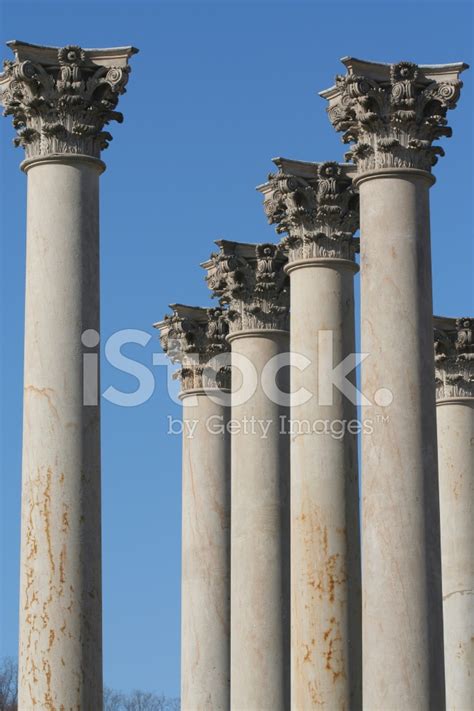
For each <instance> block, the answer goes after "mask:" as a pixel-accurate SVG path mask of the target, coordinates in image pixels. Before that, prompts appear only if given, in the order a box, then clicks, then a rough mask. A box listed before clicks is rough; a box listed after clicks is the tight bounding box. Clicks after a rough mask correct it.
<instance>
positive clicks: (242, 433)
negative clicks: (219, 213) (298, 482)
mask: <svg viewBox="0 0 474 711" xmlns="http://www.w3.org/2000/svg"><path fill="white" fill-rule="evenodd" d="M218 244H219V245H220V253H219V254H218V255H213V257H211V260H209V262H207V263H205V265H204V266H205V268H206V269H207V270H208V283H209V286H210V288H211V289H212V290H213V292H214V294H215V295H217V296H220V297H221V302H222V303H223V304H228V307H229V311H228V313H229V324H230V334H229V341H230V343H231V348H232V368H233V375H232V377H233V386H232V387H233V394H232V423H233V429H232V447H231V449H232V455H231V471H232V488H231V520H232V526H231V565H232V571H231V702H230V708H231V709H232V710H233V711H244V710H247V709H249V710H250V709H255V710H257V709H258V710H259V711H264V710H265V709H268V711H286V710H287V709H289V707H290V700H289V697H290V687H289V680H290V673H289V672H290V668H289V583H290V569H289V500H288V486H289V440H288V437H287V435H286V434H284V433H282V432H281V419H280V418H281V417H285V416H286V414H287V410H286V407H285V405H284V404H279V403H278V402H277V401H275V399H274V398H272V397H271V396H269V393H268V390H267V391H265V389H264V387H263V381H262V377H261V376H262V372H263V370H264V368H265V367H266V365H267V364H268V363H269V362H270V361H271V359H272V358H274V357H275V356H278V355H280V354H282V353H286V352H287V351H288V347H289V343H288V289H287V277H286V276H285V274H284V271H283V266H284V264H285V261H286V260H285V258H284V257H283V255H282V254H281V253H280V252H279V250H278V248H277V247H276V246H275V245H271V244H268V245H252V244H242V243H236V242H224V241H221V242H218ZM245 364H250V368H251V370H253V373H254V375H255V377H256V380H255V386H256V387H255V390H254V391H253V392H252V390H253V388H250V392H249V393H248V396H247V397H244V393H243V388H245V387H246V386H248V385H250V383H251V380H252V378H251V376H249V375H248V374H246V375H243V373H244V372H246V367H247V366H246V365H245ZM242 368H243V369H244V370H242ZM285 372H287V371H285V369H284V368H283V369H282V370H281V371H280V373H279V379H278V381H277V382H278V386H279V388H280V389H281V390H282V391H283V392H287V390H288V388H287V383H286V378H285ZM239 373H240V375H239Z"/></svg>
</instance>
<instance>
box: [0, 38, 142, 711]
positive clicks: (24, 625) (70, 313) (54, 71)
mask: <svg viewBox="0 0 474 711" xmlns="http://www.w3.org/2000/svg"><path fill="white" fill-rule="evenodd" d="M9 46H10V47H11V48H12V50H13V52H14V54H15V59H14V61H7V62H6V63H5V71H4V73H3V74H2V75H1V76H0V91H1V97H0V98H1V103H2V104H3V106H4V108H5V113H6V114H7V115H8V114H10V115H12V116H13V124H14V126H15V128H16V130H17V132H18V137H17V138H16V139H15V143H16V145H18V146H22V147H23V148H24V149H25V155H26V160H25V161H24V162H23V163H22V169H23V170H24V171H25V173H27V175H28V213H27V264H26V307H25V309H26V315H25V366H24V368H25V370H24V380H25V383H24V385H25V391H24V408H23V409H24V419H23V485H22V538H21V591H20V655H19V708H21V709H25V710H26V709H58V710H59V709H72V708H74V709H78V708H80V709H100V708H102V640H101V638H102V633H101V535H100V441H99V438H100V432H99V422H100V421H99V405H98V403H94V404H92V405H91V404H87V406H86V405H85V400H84V398H83V392H85V390H84V388H87V383H83V376H82V373H83V365H82V360H83V358H82V350H83V345H84V346H86V347H88V348H90V347H96V346H97V344H98V340H99V334H98V331H99V175H100V173H101V172H102V171H103V170H104V167H105V166H104V164H103V163H102V161H101V160H100V159H99V156H100V152H101V150H102V149H104V148H106V147H107V145H108V142H109V140H110V139H111V138H112V137H111V136H110V134H109V133H107V132H105V131H103V127H104V124H106V123H109V122H110V121H112V120H118V121H121V120H122V115H121V114H119V113H118V112H117V111H115V107H116V105H117V103H118V99H119V96H120V94H122V93H123V92H124V91H125V84H126V82H127V79H128V72H129V69H128V66H127V63H128V59H129V57H130V55H132V54H133V53H134V52H135V51H136V50H134V49H133V48H131V47H122V48H118V49H95V50H83V49H81V48H80V47H72V46H70V47H64V48H62V49H56V48H53V47H40V46H36V45H28V44H24V43H20V42H11V43H9ZM81 339H82V342H81Z"/></svg>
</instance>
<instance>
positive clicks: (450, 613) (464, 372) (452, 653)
mask: <svg viewBox="0 0 474 711" xmlns="http://www.w3.org/2000/svg"><path fill="white" fill-rule="evenodd" d="M434 321H435V329H436V330H435V334H436V335H435V345H436V348H435V361H436V382H437V387H436V399H437V407H436V415H437V424H438V460H439V491H440V511H441V561H442V578H443V615H444V659H445V674H446V708H448V709H449V710H450V711H451V710H452V711H462V710H463V709H470V708H473V707H474V675H473V668H474V554H473V551H474V516H473V511H474V345H473V337H472V336H473V323H474V319H471V318H466V319H446V318H445V319H443V318H435V320H434Z"/></svg>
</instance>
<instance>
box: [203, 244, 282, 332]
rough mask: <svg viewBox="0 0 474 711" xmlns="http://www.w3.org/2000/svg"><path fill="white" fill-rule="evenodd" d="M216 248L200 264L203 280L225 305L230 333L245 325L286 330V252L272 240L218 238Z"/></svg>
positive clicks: (241, 329)
mask: <svg viewBox="0 0 474 711" xmlns="http://www.w3.org/2000/svg"><path fill="white" fill-rule="evenodd" d="M217 244H218V245H219V247H220V249H219V252H214V253H213V254H211V257H210V259H209V260H208V261H207V262H205V263H204V264H203V267H204V268H205V269H206V271H207V276H206V281H207V284H208V286H209V288H210V289H211V291H212V292H213V295H214V296H215V297H217V298H219V301H220V303H221V305H222V306H226V307H227V308H228V317H229V328H230V333H236V332H238V331H243V330H248V329H278V330H288V323H289V281H288V277H287V275H286V273H285V271H284V266H285V264H286V262H287V258H286V256H285V255H284V254H283V253H282V251H281V250H280V249H279V247H278V246H277V245H275V244H270V243H268V244H247V243H241V242H228V241H226V240H220V241H218V243H217Z"/></svg>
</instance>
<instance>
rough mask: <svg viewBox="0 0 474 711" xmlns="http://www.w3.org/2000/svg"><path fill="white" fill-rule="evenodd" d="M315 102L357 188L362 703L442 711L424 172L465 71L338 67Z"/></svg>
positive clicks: (358, 64)
mask: <svg viewBox="0 0 474 711" xmlns="http://www.w3.org/2000/svg"><path fill="white" fill-rule="evenodd" d="M343 62H344V64H345V65H346V67H347V68H348V74H347V75H345V76H338V77H337V78H336V85H335V86H334V87H332V88H331V89H328V90H327V91H324V92H322V95H323V96H324V97H325V98H326V99H328V100H329V109H328V111H329V117H330V119H331V121H332V123H333V125H334V127H335V128H336V130H338V131H343V132H344V136H343V140H344V141H345V142H353V143H354V144H355V145H354V146H352V147H351V150H350V151H349V152H348V153H347V154H346V157H347V158H348V159H349V158H350V159H352V160H354V162H355V164H356V168H357V177H356V179H355V184H356V185H357V186H358V188H359V191H360V229H361V314H362V343H361V349H362V352H364V353H367V354H368V357H367V359H366V360H365V361H364V363H363V364H362V390H363V393H364V395H365V397H366V398H368V399H369V400H370V402H371V403H372V404H371V406H367V407H365V408H364V418H367V419H370V420H371V422H372V428H371V432H369V431H367V432H363V433H362V497H363V498H362V580H363V698H364V708H367V709H370V711H372V710H373V711H376V710H377V711H378V710H379V709H396V708H397V709H398V708H406V709H417V710H418V711H422V710H424V711H428V709H430V711H433V710H434V709H444V707H445V699H444V697H445V692H444V670H443V621H442V599H441V559H440V540H439V498H438V477H437V451H436V418H435V402H434V390H433V387H432V372H433V349H432V327H431V323H432V295H431V290H432V289H431V251H430V223H429V197H428V193H429V187H430V185H431V184H432V183H433V181H434V178H433V177H432V175H431V173H430V171H431V167H432V166H433V165H434V164H435V163H436V160H437V159H436V155H437V154H440V153H442V149H440V148H439V147H437V146H434V147H433V146H432V143H433V141H435V140H436V139H438V138H439V137H440V136H446V135H449V133H450V129H448V128H447V127H446V119H445V116H446V113H447V110H448V109H450V108H454V106H455V104H456V101H457V99H458V96H459V92H460V86H461V83H460V82H459V74H460V72H461V71H462V69H463V68H464V65H462V64H455V65H444V66H442V65H436V66H417V65H415V64H411V63H409V62H401V63H400V64H396V65H386V64H375V63H371V62H364V61H361V60H356V59H352V58H346V59H344V60H343Z"/></svg>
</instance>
